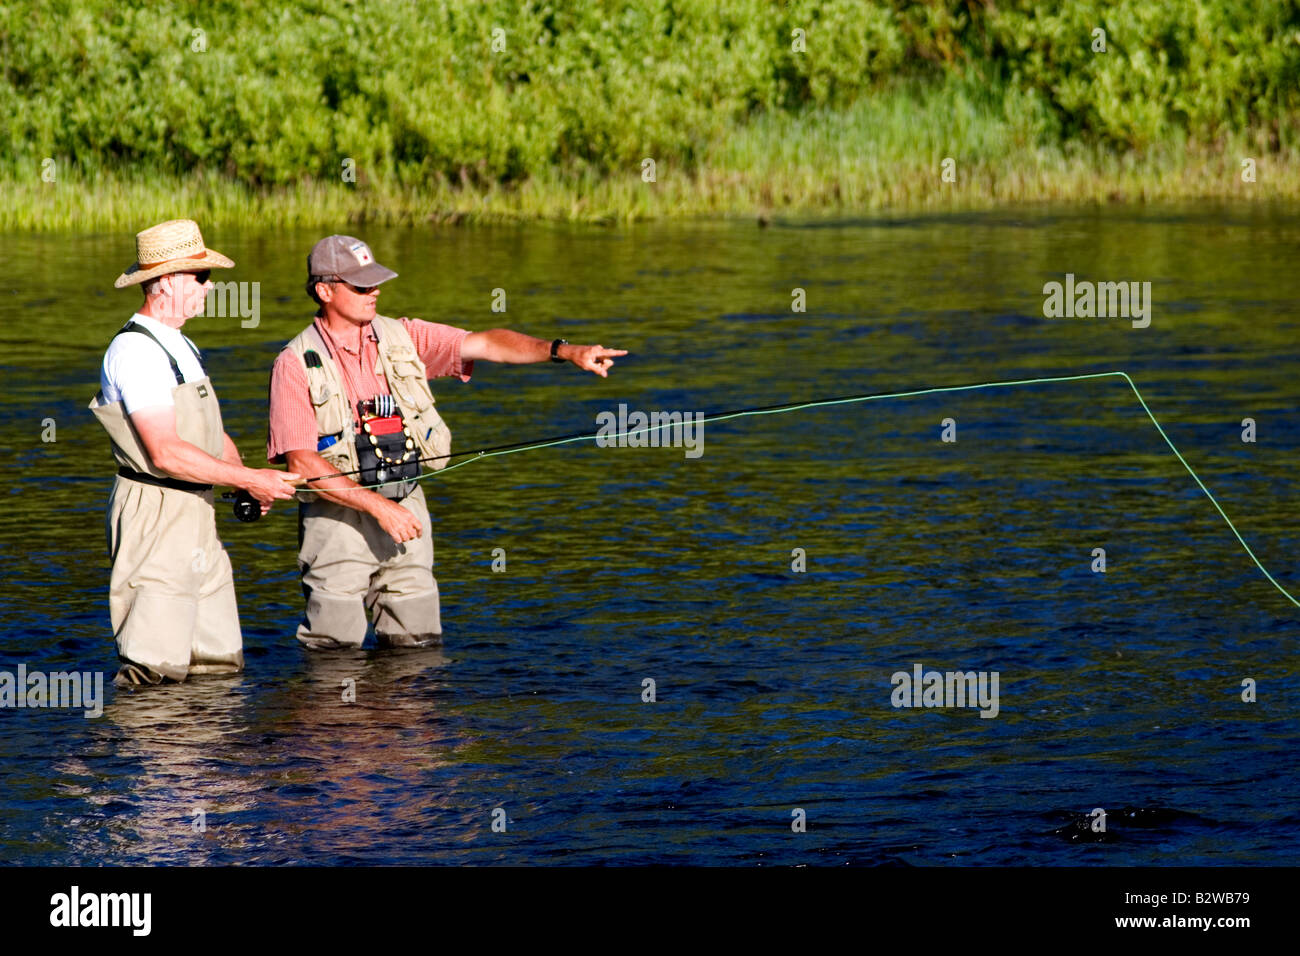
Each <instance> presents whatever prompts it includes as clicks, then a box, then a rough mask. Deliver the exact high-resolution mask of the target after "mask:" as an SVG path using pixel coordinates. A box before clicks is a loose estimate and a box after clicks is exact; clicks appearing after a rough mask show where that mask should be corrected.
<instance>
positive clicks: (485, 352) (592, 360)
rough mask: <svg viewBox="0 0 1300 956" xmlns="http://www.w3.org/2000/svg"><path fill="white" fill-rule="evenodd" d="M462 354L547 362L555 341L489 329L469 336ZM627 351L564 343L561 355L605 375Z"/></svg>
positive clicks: (519, 362)
mask: <svg viewBox="0 0 1300 956" xmlns="http://www.w3.org/2000/svg"><path fill="white" fill-rule="evenodd" d="M460 354H461V357H462V358H463V359H464V360H465V361H467V362H468V361H473V360H475V359H482V360H483V361H485V362H503V363H506V364H510V365H526V364H529V363H532V362H545V361H547V360H548V359H549V358H550V357H551V343H550V342H548V341H547V340H546V339H535V338H533V337H532V336H531V335H524V334H523V333H522V332H514V331H511V330H510V329H487V330H486V331H483V332H471V333H470V334H469V335H467V336H465V341H464V342H463V343H462V344H461V347H460ZM626 354H627V350H626V349H607V348H605V347H604V346H603V345H561V346H560V348H559V351H558V352H557V357H558V358H562V359H564V360H565V361H566V362H572V363H573V364H574V365H576V366H578V368H580V369H584V370H586V371H588V372H594V373H595V374H597V375H599V376H600V377H601V378H605V377H606V376H607V375H609V369H610V367H611V366H613V364H614V359H615V358H617V357H618V356H620V355H626Z"/></svg>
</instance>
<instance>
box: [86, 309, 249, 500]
mask: <svg viewBox="0 0 1300 956" xmlns="http://www.w3.org/2000/svg"><path fill="white" fill-rule="evenodd" d="M126 332H136V333H141V334H144V335H147V336H149V338H151V339H153V340H154V342H156V343H157V344H158V347H159V348H160V349H162V350H163V354H165V355H166V356H167V361H168V363H169V364H170V365H171V367H172V374H173V375H174V376H175V377H176V387H175V388H173V389H172V402H173V403H174V404H175V409H176V434H177V435H178V436H179V437H180V439H181V440H182V441H187V442H189V443H190V444H191V445H195V446H197V447H199V448H201V449H203V450H204V451H205V452H207V453H208V454H209V455H211V456H212V457H213V458H220V457H221V456H222V455H223V454H224V452H225V450H226V431H225V427H224V426H223V425H222V423H221V409H220V407H219V406H218V405H217V393H216V392H215V391H214V390H213V388H212V382H211V381H210V380H209V379H208V376H207V369H206V368H203V360H202V359H201V358H199V353H198V352H197V351H195V352H194V357H195V358H196V359H199V368H201V369H203V372H204V375H203V377H202V378H200V379H196V380H195V381H193V382H187V381H185V376H183V375H182V374H181V370H180V366H178V365H177V364H176V359H175V358H174V357H173V356H172V353H171V352H168V351H167V347H166V346H165V345H163V344H162V342H159V341H158V338H157V336H155V335H154V334H153V333H152V332H150V331H149V330H148V329H146V328H145V327H144V326H142V325H136V324H135V323H134V322H128V323H127V324H126V325H125V326H123V327H122V329H120V330H119V331H118V333H117V335H122V334H124V333H126ZM117 335H114V336H113V338H117ZM191 349H193V346H191ZM88 407H89V409H90V410H91V411H92V412H93V413H94V415H95V418H97V419H98V420H99V423H100V424H101V425H103V426H104V430H105V431H106V432H108V439H109V442H110V443H111V445H112V449H113V457H114V458H115V459H117V463H118V464H119V465H121V466H122V468H123V469H127V470H130V471H133V472H135V473H137V474H140V475H145V476H148V477H151V478H156V479H159V481H160V482H167V483H169V484H171V485H175V486H182V485H188V484H189V483H188V482H179V481H177V480H176V479H174V478H172V476H171V475H169V474H167V473H166V472H165V471H163V470H161V469H160V468H156V467H155V466H154V463H153V461H152V460H151V459H150V458H149V453H148V451H146V450H145V447H144V443H143V442H142V441H140V436H139V434H138V433H137V432H136V430H135V426H134V425H132V424H131V418H130V416H128V415H127V413H126V408H125V407H124V406H123V405H122V402H121V400H118V401H116V402H105V401H104V392H103V390H102V389H101V390H100V391H98V392H96V393H95V397H94V398H92V399H91V400H90V405H89V406H88ZM119 474H121V472H119ZM126 477H130V476H129V475H128V476H126ZM200 487H204V486H198V485H195V486H193V488H192V489H191V490H197V489H198V488H200ZM207 487H210V486H207Z"/></svg>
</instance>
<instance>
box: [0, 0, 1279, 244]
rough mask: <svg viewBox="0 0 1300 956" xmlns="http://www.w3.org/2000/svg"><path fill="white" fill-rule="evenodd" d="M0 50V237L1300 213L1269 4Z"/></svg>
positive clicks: (469, 26)
mask: <svg viewBox="0 0 1300 956" xmlns="http://www.w3.org/2000/svg"><path fill="white" fill-rule="evenodd" d="M0 53H2V54H3V72H2V74H0V111H3V113H4V115H6V117H7V118H8V120H9V122H8V124H7V127H6V128H5V130H4V131H3V133H0V136H2V137H3V139H0V142H2V143H3V151H2V152H0V190H3V195H4V197H5V200H4V202H3V204H2V205H0V229H10V230H15V229H17V230H37V229H68V228H81V229H92V228H124V227H125V228H133V227H138V226H139V225H140V223H142V222H150V221H156V220H158V219H160V218H166V217H169V216H174V215H180V214H185V215H192V216H195V217H196V218H200V219H202V220H203V221H204V222H205V223H206V222H212V223H213V224H214V225H215V224H226V223H234V222H240V221H245V222H246V221H257V222H259V223H264V224H267V225H274V224H300V225H313V226H333V225H337V224H339V223H341V222H358V221H365V222H383V223H401V222H425V221H447V220H452V221H457V220H461V219H473V220H517V219H557V220H580V221H598V222H599V221H626V220H632V219H642V218H661V217H684V216H698V215H710V216H714V215H755V214H758V215H772V214H776V215H780V214H785V213H816V212H819V211H834V210H873V211H874V210H884V209H903V210H911V209H952V208H960V209H976V208H983V207H987V206H991V205H996V204H998V203H1002V202H1007V201H1037V200H1079V201H1111V200H1116V199H1120V200H1140V199H1153V200H1154V199H1160V200H1164V199H1187V198H1196V197H1206V198H1224V197H1240V198H1242V199H1297V198H1300V162H1298V160H1300V157H1298V156H1297V150H1300V144H1298V143H1297V124H1296V119H1297V117H1300V3H1296V2H1290V0H1282V2H1263V0H1240V2H1229V0H1204V2H1196V0H1169V2H1165V3H1161V4H1151V3H1147V2H1127V0H1124V2H1118V3H1109V4H1101V3H1085V2H1073V0H1066V2H1062V3H1058V4H1053V5H1048V4H1031V3H1010V2H1009V3H997V4H994V3H991V2H933V3H901V2H889V3H861V2H857V0H831V2H812V0H796V2H790V3H763V2H758V0H719V2H714V3H709V2H695V0H659V2H652V0H631V2H628V0H625V2H621V3H619V2H614V3H597V2H595V0H569V2H566V3H564V4H558V3H556V4H554V5H548V4H545V3H523V4H519V3H514V4H507V3H492V2H488V3H482V4H476V5H474V6H473V7H472V8H466V9H462V8H461V7H460V6H459V5H454V4H453V5H429V4H421V3H399V2H388V3H375V2H371V3H364V4H363V3H329V4H326V3H309V2H300V3H282V2H269V3H260V4H259V3H242V2H220V0H217V2H207V3H179V2H174V0H171V2H161V3H153V4H149V5H140V6H136V7H122V6H120V5H117V4H112V3H107V2H99V0H85V2H80V3H75V4H74V3H61V2H55V3H31V2H21V3H11V4H9V5H7V6H5V7H3V8H0ZM647 160H653V161H654V181H653V182H647V181H646V179H645V167H646V161H647ZM947 160H951V163H946V162H945V161H947ZM1244 160H1250V161H1251V163H1252V164H1253V166H1254V180H1255V181H1254V182H1249V181H1245V179H1244V178H1243V175H1242V173H1243V161H1244ZM945 169H946V170H947V172H948V176H947V177H945V175H944V173H945ZM949 180H951V181H949Z"/></svg>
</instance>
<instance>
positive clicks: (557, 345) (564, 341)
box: [551, 339, 569, 362]
mask: <svg viewBox="0 0 1300 956" xmlns="http://www.w3.org/2000/svg"><path fill="white" fill-rule="evenodd" d="M568 344H569V340H568V339H556V340H554V341H553V342H552V343H551V361H552V362H563V361H564V359H562V358H560V357H559V355H557V354H556V353H557V352H559V350H560V346H561V345H568Z"/></svg>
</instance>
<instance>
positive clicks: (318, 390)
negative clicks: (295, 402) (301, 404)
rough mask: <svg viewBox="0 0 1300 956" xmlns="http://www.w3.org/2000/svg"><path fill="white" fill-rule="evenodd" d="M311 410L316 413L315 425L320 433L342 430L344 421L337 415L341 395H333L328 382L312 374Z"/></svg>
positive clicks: (329, 433) (328, 433)
mask: <svg viewBox="0 0 1300 956" xmlns="http://www.w3.org/2000/svg"><path fill="white" fill-rule="evenodd" d="M309 390H310V397H311V404H312V410H313V411H314V412H315V413H316V427H317V428H318V429H320V430H321V434H322V435H335V434H338V433H339V432H341V431H343V426H344V424H345V423H344V421H343V419H342V418H341V417H340V415H339V404H340V399H341V396H338V395H335V394H334V390H333V389H332V388H330V385H329V383H328V382H325V381H322V380H321V379H319V378H317V377H315V376H313V377H312V381H311V384H310V388H309Z"/></svg>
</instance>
